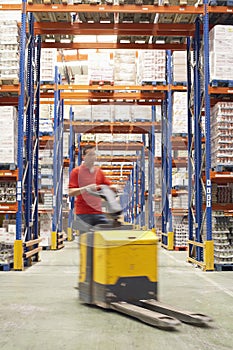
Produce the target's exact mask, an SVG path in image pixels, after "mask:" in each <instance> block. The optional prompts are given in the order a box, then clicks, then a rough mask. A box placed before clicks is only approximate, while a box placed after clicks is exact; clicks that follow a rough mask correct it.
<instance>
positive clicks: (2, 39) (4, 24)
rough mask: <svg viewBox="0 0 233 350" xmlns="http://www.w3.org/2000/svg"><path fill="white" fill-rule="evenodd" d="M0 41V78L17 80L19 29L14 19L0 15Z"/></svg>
mask: <svg viewBox="0 0 233 350" xmlns="http://www.w3.org/2000/svg"><path fill="white" fill-rule="evenodd" d="M8 18H9V17H8ZM10 18H12V17H11V16H10ZM0 43H1V44H0V78H2V79H17V80H18V79H19V55H18V48H19V30H18V26H17V21H16V20H7V19H5V20H4V19H1V17H0Z"/></svg>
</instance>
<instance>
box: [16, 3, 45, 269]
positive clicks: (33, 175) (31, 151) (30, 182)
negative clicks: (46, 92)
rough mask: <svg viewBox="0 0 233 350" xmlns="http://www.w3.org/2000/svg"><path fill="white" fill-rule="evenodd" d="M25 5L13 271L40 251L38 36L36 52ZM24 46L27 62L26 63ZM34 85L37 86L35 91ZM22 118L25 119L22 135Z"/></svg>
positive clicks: (20, 78) (30, 20) (22, 25)
mask: <svg viewBox="0 0 233 350" xmlns="http://www.w3.org/2000/svg"><path fill="white" fill-rule="evenodd" d="M26 4H27V2H26V1H25V0H23V1H22V16H21V33H20V67H19V69H20V76H19V82H20V93H19V99H18V101H19V102H18V155H17V167H18V181H17V205H18V210H17V213H16V240H15V243H14V269H15V270H23V268H24V266H30V265H31V264H32V258H33V261H38V260H39V252H40V250H41V247H39V242H40V239H39V238H38V152H39V137H38V136H39V95H40V89H39V79H40V69H39V68H40V65H39V62H40V38H39V37H38V38H37V52H36V51H35V37H34V17H33V15H32V14H29V16H28V28H29V29H28V36H27V34H26V26H27V13H26ZM26 48H27V65H25V63H26ZM25 67H26V74H25ZM35 68H36V79H35ZM34 86H36V91H35V88H34ZM35 98H36V103H35ZM25 101H26V103H25ZM24 121H25V122H26V125H25V135H24ZM24 139H25V141H24Z"/></svg>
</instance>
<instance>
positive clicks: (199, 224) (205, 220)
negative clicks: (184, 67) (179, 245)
mask: <svg viewBox="0 0 233 350" xmlns="http://www.w3.org/2000/svg"><path fill="white" fill-rule="evenodd" d="M193 46H194V47H193V49H194V66H195V69H194V138H193V140H192V144H190V141H189V157H190V158H191V157H192V156H193V150H192V145H193V146H194V160H193V164H194V165H195V166H194V174H193V175H194V183H193V186H190V185H192V183H191V174H190V173H189V177H190V179H189V191H190V194H189V200H190V203H189V206H190V207H189V228H191V229H190V231H189V241H188V245H189V247H188V261H189V262H192V263H195V264H197V265H198V266H200V267H201V268H202V269H203V270H205V271H212V270H214V244H213V240H212V203H211V196H212V195H211V179H210V170H211V143H210V141H211V139H210V95H209V15H208V1H207V0H204V15H203V53H202V54H203V67H202V62H201V49H200V48H201V34H200V18H197V20H196V30H195V38H194V42H193ZM201 70H204V74H203V76H204V81H203V90H202V89H201V83H202V75H201ZM203 108H204V110H205V134H204V136H205V144H204V147H205V148H204V149H202V129H201V125H202V109H203ZM189 131H190V130H189ZM203 164H205V166H204V165H203ZM189 165H190V167H191V163H190V164H189ZM191 171H192V169H189V172H191ZM203 172H205V182H204V180H203V178H202V173H203ZM203 197H204V198H205V208H204V209H203V205H204V203H203ZM193 202H194V203H195V207H194V206H193ZM191 226H194V227H193V228H192V227H191Z"/></svg>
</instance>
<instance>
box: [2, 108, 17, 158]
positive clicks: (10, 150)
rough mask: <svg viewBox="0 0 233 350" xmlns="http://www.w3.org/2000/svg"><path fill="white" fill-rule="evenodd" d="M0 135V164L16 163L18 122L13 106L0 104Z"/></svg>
mask: <svg viewBox="0 0 233 350" xmlns="http://www.w3.org/2000/svg"><path fill="white" fill-rule="evenodd" d="M0 135H1V136H0V138H1V148H0V164H16V163H17V142H18V137H17V135H18V123H17V110H16V108H15V107H12V106H0Z"/></svg>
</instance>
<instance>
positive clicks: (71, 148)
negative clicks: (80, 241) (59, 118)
mask: <svg viewBox="0 0 233 350" xmlns="http://www.w3.org/2000/svg"><path fill="white" fill-rule="evenodd" d="M69 117H70V118H69V119H70V132H69V160H70V163H69V174H70V173H71V171H72V169H73V168H74V164H75V144H74V131H73V125H72V121H73V111H72V107H70V110H69ZM73 222H74V197H69V214H68V229H67V240H68V241H72V239H73Z"/></svg>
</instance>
